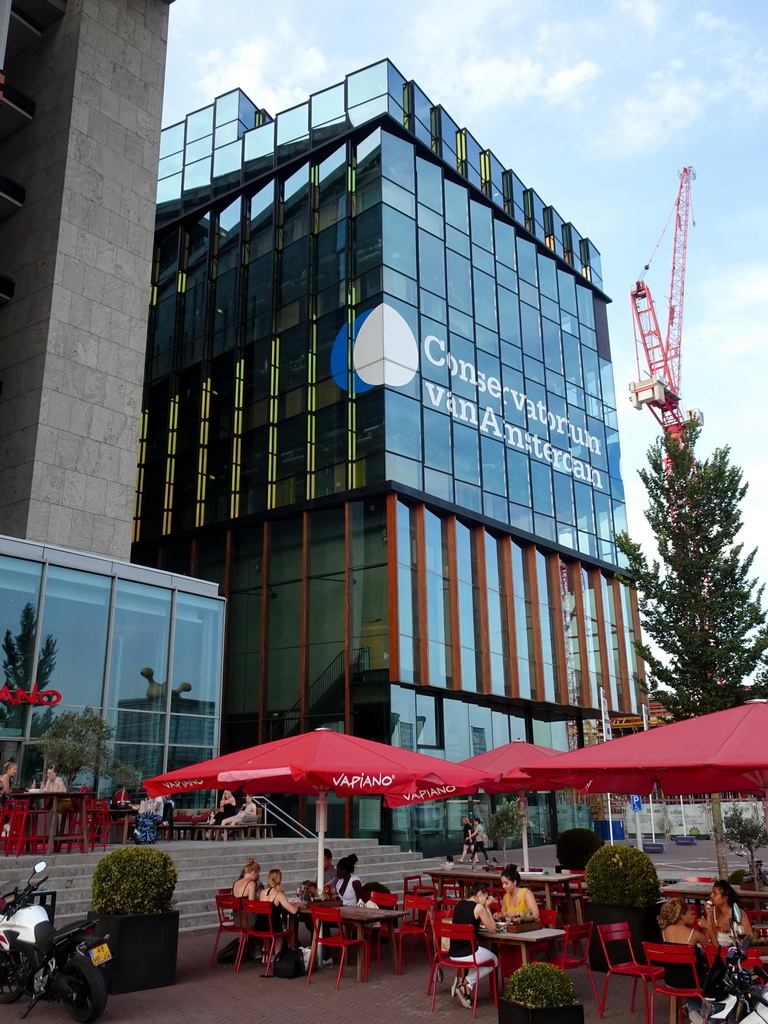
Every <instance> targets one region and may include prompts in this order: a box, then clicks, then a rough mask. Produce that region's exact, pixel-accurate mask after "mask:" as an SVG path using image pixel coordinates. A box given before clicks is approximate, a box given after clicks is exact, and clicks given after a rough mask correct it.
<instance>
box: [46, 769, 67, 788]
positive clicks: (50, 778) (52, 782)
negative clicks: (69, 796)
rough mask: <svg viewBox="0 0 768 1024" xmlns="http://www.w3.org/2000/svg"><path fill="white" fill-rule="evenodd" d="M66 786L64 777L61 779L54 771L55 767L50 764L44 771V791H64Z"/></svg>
mask: <svg viewBox="0 0 768 1024" xmlns="http://www.w3.org/2000/svg"><path fill="white" fill-rule="evenodd" d="M65 791H66V786H65V785H64V779H62V778H61V777H60V776H59V775H58V774H57V772H56V769H55V768H54V767H53V765H51V766H50V767H49V768H48V769H47V771H46V773H45V782H44V783H43V792H44V793H64V792H65Z"/></svg>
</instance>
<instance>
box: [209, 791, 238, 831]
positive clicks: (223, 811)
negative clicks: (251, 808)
mask: <svg viewBox="0 0 768 1024" xmlns="http://www.w3.org/2000/svg"><path fill="white" fill-rule="evenodd" d="M236 814H237V800H235V798H234V796H233V795H232V793H231V792H230V790H228V789H225V790H224V792H223V793H222V794H221V800H219V806H218V809H217V810H215V811H214V812H213V820H212V821H211V824H212V825H221V823H222V822H223V821H224V819H225V818H231V817H232V816H233V815H236Z"/></svg>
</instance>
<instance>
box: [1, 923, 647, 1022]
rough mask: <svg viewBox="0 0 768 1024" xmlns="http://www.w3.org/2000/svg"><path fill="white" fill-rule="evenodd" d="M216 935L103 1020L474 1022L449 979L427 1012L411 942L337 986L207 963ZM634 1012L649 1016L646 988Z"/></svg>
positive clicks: (583, 979)
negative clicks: (401, 954)
mask: <svg viewBox="0 0 768 1024" xmlns="http://www.w3.org/2000/svg"><path fill="white" fill-rule="evenodd" d="M214 936H215V929H214V930H212V931H203V932H193V933H186V934H183V935H182V936H181V937H180V940H179V958H178V972H177V980H176V985H174V986H173V987H171V988H160V989H153V990H151V991H147V992H135V993H130V994H127V995H120V996H111V997H110V999H109V1003H108V1005H107V1009H106V1011H105V1013H104V1015H103V1017H102V1018H101V1020H102V1021H103V1024H198V1022H199V1024H203V1022H205V1024H210V1022H215V1024H244V1022H249V1021H252V1020H253V1021H255V1020H259V1021H270V1022H272V1024H282V1022H291V1024H328V1022H329V1021H332V1022H333V1024H359V1022H361V1021H364V1022H365V1024H390V1022H392V1021H399V1022H400V1024H406V1022H407V1021H413V1020H423V1021H425V1022H426V1021H434V1022H435V1024H441V1022H444V1021H449V1022H451V1024H454V1022H455V1024H461V1022H462V1021H465V1022H467V1024H469V1021H471V1019H472V1013H471V1011H470V1010H466V1009H465V1008H464V1007H462V1006H461V1004H460V1003H459V1002H458V1001H457V1000H452V999H451V997H450V993H449V986H448V982H443V984H441V985H440V986H438V993H437V998H436V1000H435V1013H434V1015H432V1014H430V1012H429V1003H430V1000H429V997H428V996H427V981H428V974H429V972H428V965H427V959H426V956H425V955H424V953H423V951H422V950H419V949H415V950H414V954H413V957H412V959H411V961H410V963H408V964H406V966H405V967H404V970H403V974H401V975H397V974H395V973H394V972H393V969H392V963H391V959H390V958H389V955H388V954H387V953H386V951H382V952H383V953H384V955H383V956H382V961H381V971H377V970H376V966H375V964H373V965H372V967H371V973H370V980H369V981H368V982H367V984H361V983H359V982H357V981H356V980H355V973H354V967H351V968H347V969H346V970H345V974H344V978H343V980H342V983H341V987H340V989H339V991H338V992H336V991H335V987H334V986H335V984H336V970H335V969H333V970H325V971H321V972H317V973H313V975H312V983H311V984H310V985H307V984H306V979H305V978H297V979H294V980H291V981H288V980H285V979H282V978H263V977H262V973H263V967H262V965H261V964H260V963H257V962H254V961H252V962H248V963H245V964H244V965H243V967H242V970H241V971H240V973H239V974H235V973H234V969H233V967H232V965H227V966H224V965H221V964H215V965H214V966H213V967H209V966H208V962H209V958H210V955H211V949H212V948H213V939H214ZM603 978H604V975H602V974H596V975H595V979H596V983H597V986H598V992H599V993H600V994H602V984H603ZM573 980H574V983H575V985H576V995H577V998H578V999H579V1000H580V1001H581V1002H583V1003H584V1008H585V1021H586V1022H587V1024H598V1021H599V1019H600V1018H599V1016H598V1012H597V1008H596V1006H595V998H594V996H593V994H592V990H591V988H590V985H589V979H588V977H587V974H586V971H585V970H584V968H580V969H579V970H578V971H575V972H573ZM630 991H631V986H630V985H629V983H627V982H625V980H624V979H622V978H613V979H612V980H611V987H610V990H609V993H608V1006H607V1009H606V1014H605V1018H604V1020H605V1021H606V1022H607V1024H620V1022H621V1024H627V1022H628V1010H629V996H630ZM23 1006H24V1004H23V1003H22V1002H21V1001H20V1002H18V1003H14V1004H12V1005H10V1006H0V1022H1V1024H6V1022H8V1024H10V1022H11V1021H16V1020H18V1012H19V1010H20V1009H23ZM496 1019H497V1016H496V1011H495V1009H494V1006H493V1002H492V1000H491V998H490V996H489V995H488V987H487V982H483V987H482V989H481V993H480V1000H479V1003H478V1013H477V1020H478V1021H480V1022H482V1024H492V1022H494V1021H496ZM28 1020H29V1021H30V1024H33V1022H35V1021H36V1022H38V1024H70V1021H71V1018H70V1017H69V1016H68V1015H67V1013H66V1012H65V1011H64V1010H63V1009H62V1008H61V1007H60V1006H51V1005H49V1004H42V1003H41V1004H38V1006H37V1007H35V1009H34V1010H33V1011H32V1013H31V1014H30V1017H29V1018H28ZM629 1020H631V1022H632V1024H635V1022H636V1024H644V1017H643V1004H642V993H641V992H638V1002H637V1003H636V1005H635V1012H634V1014H633V1015H632V1016H631V1017H630V1018H629Z"/></svg>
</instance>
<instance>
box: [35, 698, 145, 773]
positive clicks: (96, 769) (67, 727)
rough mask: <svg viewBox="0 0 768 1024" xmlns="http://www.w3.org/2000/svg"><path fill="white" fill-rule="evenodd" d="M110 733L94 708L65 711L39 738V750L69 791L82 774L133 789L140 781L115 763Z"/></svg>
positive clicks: (122, 765) (128, 768) (130, 768)
mask: <svg viewBox="0 0 768 1024" xmlns="http://www.w3.org/2000/svg"><path fill="white" fill-rule="evenodd" d="M111 739H112V730H111V729H110V727H109V726H108V725H107V723H106V722H105V721H104V719H103V718H102V717H101V715H99V714H98V713H97V712H96V711H94V710H93V708H90V707H88V708H84V709H83V710H82V711H64V712H63V713H62V714H61V715H59V717H58V718H57V719H56V721H55V722H54V723H53V725H52V726H51V727H50V729H49V730H48V731H47V732H46V733H45V734H44V735H43V736H42V737H41V738H40V740H39V743H38V746H39V747H40V750H41V751H42V753H43V756H44V757H45V759H46V761H48V763H49V764H52V765H55V767H56V769H57V771H58V772H59V774H60V775H61V776H62V778H63V779H64V783H65V785H66V787H67V789H70V788H71V787H72V786H73V785H74V782H75V779H76V778H77V776H78V775H80V773H81V772H90V773H92V774H93V776H94V777H99V776H110V777H111V778H115V779H118V780H119V781H120V782H121V784H122V785H124V786H126V787H128V788H135V787H137V786H138V785H139V783H140V781H141V780H140V779H139V776H138V774H137V773H136V771H135V769H134V768H132V767H131V766H130V765H126V764H124V763H123V762H122V761H118V760H116V759H115V757H114V756H113V754H112V749H111V747H110V745H109V741H110V740H111Z"/></svg>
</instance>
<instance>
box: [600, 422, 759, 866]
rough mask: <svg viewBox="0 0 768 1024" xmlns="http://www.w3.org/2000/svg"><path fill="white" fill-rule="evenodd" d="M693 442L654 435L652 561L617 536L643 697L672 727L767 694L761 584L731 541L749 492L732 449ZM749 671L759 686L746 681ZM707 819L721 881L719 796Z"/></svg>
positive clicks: (689, 437)
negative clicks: (636, 624) (706, 449)
mask: <svg viewBox="0 0 768 1024" xmlns="http://www.w3.org/2000/svg"><path fill="white" fill-rule="evenodd" d="M699 435H700V428H699V427H698V426H696V425H695V424H693V423H691V424H689V427H688V429H687V431H686V432H685V433H684V434H683V435H682V436H681V437H680V439H679V440H677V439H675V438H673V437H670V436H669V435H664V436H663V437H662V438H659V439H658V440H657V441H656V443H655V444H653V445H652V446H651V448H650V449H649V451H648V467H647V468H646V469H642V470H641V471H640V479H641V480H642V481H643V483H644V485H645V488H646V491H647V493H648V499H649V506H648V508H647V509H646V511H645V517H646V519H647V521H648V523H649V525H650V527H651V529H652V530H653V533H654V536H655V538H656V544H657V548H658V554H659V558H658V559H651V560H649V559H648V558H647V557H646V555H645V553H644V552H643V551H642V550H641V547H640V545H639V544H637V543H635V542H634V541H632V540H631V539H630V538H629V536H628V535H627V534H626V533H622V534H620V535H619V536H618V537H617V544H618V547H619V549H620V550H621V551H622V552H623V553H624V555H625V556H626V557H627V560H628V563H629V571H630V573H631V575H632V577H633V585H634V586H635V587H636V589H637V594H638V605H639V609H640V618H641V623H642V627H643V631H644V633H645V636H646V637H647V638H648V640H647V641H646V640H643V641H638V642H636V648H637V652H638V654H639V655H640V656H641V657H642V658H643V660H644V661H645V664H646V666H647V668H648V675H649V684H648V691H649V693H650V695H651V697H652V698H654V699H655V700H658V701H660V702H661V704H663V706H664V707H665V708H666V709H667V711H668V712H669V714H670V715H671V717H672V718H673V719H674V720H675V721H679V720H680V719H683V718H692V717H695V716H697V715H704V714H709V713H711V712H713V711H721V710H724V709H725V708H730V707H734V706H736V705H739V704H743V703H744V702H745V701H748V700H751V699H753V698H756V697H768V682H766V679H765V678H764V672H763V673H760V670H761V669H763V670H764V669H765V665H766V650H768V626H767V625H766V621H765V612H764V611H763V608H762V596H763V587H762V586H758V584H757V581H756V579H754V578H752V577H751V576H750V573H751V571H752V564H753V562H754V558H755V554H756V552H755V551H752V552H751V553H749V554H744V551H743V545H742V544H740V543H738V541H737V537H738V534H739V531H740V530H741V525H742V517H741V503H742V501H743V499H744V495H745V494H746V492H747V485H746V484H745V483H744V482H743V478H742V472H741V470H740V469H739V468H738V467H736V466H733V465H731V462H730V449H729V448H718V449H716V450H715V452H714V453H713V454H712V456H711V457H710V458H708V459H699V458H697V457H696V444H697V441H698V439H699ZM756 672H758V681H757V682H753V683H751V684H750V677H752V676H753V674H755V673H756ZM692 756H695V755H692ZM712 818H713V833H714V838H715V843H716V848H717V864H718V871H719V873H720V875H721V877H725V876H726V875H727V870H726V860H725V846H724V843H723V836H722V813H721V808H720V798H719V794H714V795H713V797H712Z"/></svg>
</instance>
